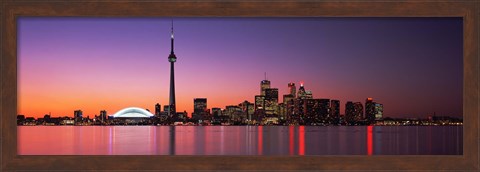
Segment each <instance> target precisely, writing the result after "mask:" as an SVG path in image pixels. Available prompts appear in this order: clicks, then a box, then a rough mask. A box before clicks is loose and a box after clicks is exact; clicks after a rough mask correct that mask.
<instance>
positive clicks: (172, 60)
mask: <svg viewBox="0 0 480 172" xmlns="http://www.w3.org/2000/svg"><path fill="white" fill-rule="evenodd" d="M170 41H171V47H172V50H171V51H170V55H169V56H168V61H169V62H170V102H169V111H168V115H169V116H170V117H173V116H174V115H175V114H176V113H177V110H176V104H175V69H174V67H175V66H174V63H175V62H176V61H177V56H175V53H173V19H172V33H171V38H170Z"/></svg>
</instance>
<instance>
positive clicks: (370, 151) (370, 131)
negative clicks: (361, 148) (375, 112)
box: [367, 125, 373, 155]
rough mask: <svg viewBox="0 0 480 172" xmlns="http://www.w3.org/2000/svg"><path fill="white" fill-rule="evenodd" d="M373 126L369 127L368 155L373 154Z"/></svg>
mask: <svg viewBox="0 0 480 172" xmlns="http://www.w3.org/2000/svg"><path fill="white" fill-rule="evenodd" d="M372 130H373V126H371V125H369V126H367V152H368V155H372V153H373V131H372Z"/></svg>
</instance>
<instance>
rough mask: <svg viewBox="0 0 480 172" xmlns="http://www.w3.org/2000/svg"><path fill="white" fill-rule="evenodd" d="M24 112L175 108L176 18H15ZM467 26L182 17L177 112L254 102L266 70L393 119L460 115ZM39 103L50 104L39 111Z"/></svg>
mask: <svg viewBox="0 0 480 172" xmlns="http://www.w3.org/2000/svg"><path fill="white" fill-rule="evenodd" d="M18 22H19V25H18V36H19V37H18V48H19V51H18V53H19V61H18V63H19V69H18V70H19V113H20V114H25V115H27V116H40V115H41V116H43V114H45V113H48V112H51V113H52V116H60V115H69V116H71V115H72V114H73V110H75V109H82V110H84V114H86V115H89V114H90V115H91V116H93V114H98V112H99V111H100V110H102V109H106V110H107V111H108V112H109V114H113V113H115V112H116V111H118V110H120V109H121V108H124V107H129V106H137V107H142V108H148V109H151V110H153V109H154V104H155V103H157V102H159V103H160V104H162V106H163V105H164V104H167V103H168V91H169V67H170V66H169V64H168V60H167V57H168V54H169V52H170V51H169V49H170V22H171V19H170V18H72V17H64V18H59V17H57V18H51V17H45V18H44V17H22V18H19V19H18ZM462 25H463V21H462V19H461V18H174V28H175V54H176V55H177V58H178V59H177V63H175V75H176V76H175V77H176V91H177V104H178V109H177V110H178V111H183V110H186V111H187V112H188V113H191V112H192V109H193V98H196V97H206V98H207V99H208V108H212V107H222V108H223V107H225V105H231V104H235V105H236V104H238V103H240V102H242V101H243V100H248V101H250V102H253V101H254V96H255V95H257V94H259V92H260V81H261V80H262V79H264V72H267V77H268V79H269V80H270V81H271V83H272V87H275V88H279V99H280V101H282V95H283V94H285V93H286V91H287V83H288V82H295V83H296V84H297V88H298V87H299V85H300V84H299V82H300V81H303V82H304V83H305V88H306V89H307V90H312V92H313V96H314V98H330V99H338V100H340V101H341V113H342V114H343V113H344V111H345V106H344V105H345V103H346V101H354V102H355V101H360V102H362V103H364V102H365V99H366V98H367V97H373V99H374V101H377V102H379V103H382V104H383V105H384V113H385V116H386V117H388V116H389V117H426V116H427V114H433V112H436V114H437V115H450V116H462V96H463V92H462V91H463V89H462V88H463V79H462V78H463V46H462V45H463V27H462ZM39 102H41V103H39Z"/></svg>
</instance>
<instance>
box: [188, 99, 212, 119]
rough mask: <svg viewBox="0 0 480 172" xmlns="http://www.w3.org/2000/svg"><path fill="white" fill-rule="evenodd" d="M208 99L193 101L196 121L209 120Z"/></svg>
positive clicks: (193, 116) (193, 115)
mask: <svg viewBox="0 0 480 172" xmlns="http://www.w3.org/2000/svg"><path fill="white" fill-rule="evenodd" d="M208 116H209V115H208V114H207V99H206V98H194V99H193V114H192V118H193V120H194V121H198V120H207V119H208Z"/></svg>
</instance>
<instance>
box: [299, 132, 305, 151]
mask: <svg viewBox="0 0 480 172" xmlns="http://www.w3.org/2000/svg"><path fill="white" fill-rule="evenodd" d="M298 132H299V133H298V155H305V126H299V127H298Z"/></svg>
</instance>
